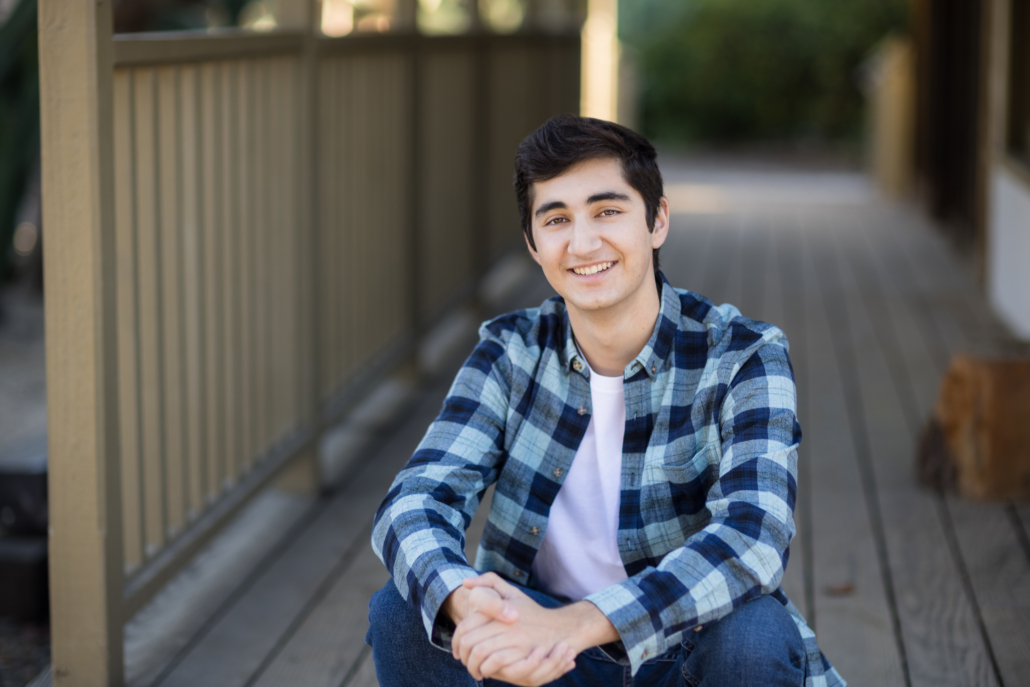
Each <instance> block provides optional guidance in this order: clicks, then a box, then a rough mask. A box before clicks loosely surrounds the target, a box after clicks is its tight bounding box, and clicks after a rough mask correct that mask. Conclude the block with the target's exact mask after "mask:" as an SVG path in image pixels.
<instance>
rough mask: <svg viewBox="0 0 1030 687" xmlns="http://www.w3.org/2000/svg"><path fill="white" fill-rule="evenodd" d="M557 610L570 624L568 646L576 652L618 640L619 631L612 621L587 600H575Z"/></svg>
mask: <svg viewBox="0 0 1030 687" xmlns="http://www.w3.org/2000/svg"><path fill="white" fill-rule="evenodd" d="M557 610H558V611H559V612H560V613H562V615H564V616H565V619H566V621H567V622H568V623H569V624H570V626H571V632H570V634H569V635H568V637H569V646H571V647H572V649H573V650H575V652H576V653H577V654H578V653H579V652H581V651H584V650H586V649H589V648H591V647H595V646H600V645H602V644H609V643H611V642H617V641H619V632H618V630H616V629H615V626H614V625H612V621H610V620H608V616H606V615H605V614H604V613H602V612H601V609H599V608H598V607H597V606H595V605H594V604H592V603H590V602H589V601H577V602H576V603H574V604H571V605H569V606H564V607H562V608H559V609H557Z"/></svg>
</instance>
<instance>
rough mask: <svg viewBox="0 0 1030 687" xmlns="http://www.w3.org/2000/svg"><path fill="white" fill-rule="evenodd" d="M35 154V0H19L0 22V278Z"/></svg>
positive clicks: (37, 149) (37, 152)
mask: <svg viewBox="0 0 1030 687" xmlns="http://www.w3.org/2000/svg"><path fill="white" fill-rule="evenodd" d="M38 156H39V48H38V39H37V37H36V0H21V2H19V3H18V5H17V6H16V7H15V8H14V10H13V11H12V12H11V14H10V15H9V16H8V17H7V20H6V21H5V22H4V23H3V25H2V26H0V280H3V279H4V278H5V277H6V276H7V273H8V271H9V269H10V265H9V260H8V256H9V252H10V246H11V237H12V236H13V235H14V225H15V215H16V213H17V210H18V203H19V202H20V201H21V197H22V194H23V193H24V191H25V186H26V184H27V182H28V177H29V174H30V172H31V170H32V167H33V165H35V164H36V158H37V157H38Z"/></svg>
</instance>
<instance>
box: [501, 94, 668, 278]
mask: <svg viewBox="0 0 1030 687" xmlns="http://www.w3.org/2000/svg"><path fill="white" fill-rule="evenodd" d="M597 159H614V160H618V161H619V163H620V164H621V165H622V176H623V178H624V179H625V180H626V183H627V184H629V185H630V186H632V187H633V188H634V189H635V190H636V191H637V193H639V194H640V195H641V197H642V198H643V199H644V209H645V217H646V219H647V229H648V231H654V221H655V216H656V215H657V214H658V204H659V201H660V200H661V198H662V196H663V195H664V190H663V186H662V173H661V171H659V169H658V153H657V151H655V149H654V146H653V145H651V143H650V142H649V141H648V140H647V139H646V138H644V137H643V136H641V135H640V134H638V133H636V132H635V131H632V130H631V129H627V128H626V127H624V126H621V125H619V124H615V123H613V122H606V121H604V120H602V119H593V118H591V117H580V116H578V115H574V114H563V115H558V116H557V117H552V118H551V119H548V120H547V121H546V122H544V124H543V126H541V127H540V128H539V129H537V130H536V131H534V132H533V133H531V134H530V135H529V136H526V138H525V139H524V140H523V141H522V143H520V144H519V149H518V152H516V153H515V198H516V200H517V201H518V204H519V219H520V220H521V222H522V231H523V232H525V234H526V238H527V239H528V240H529V245H530V246H532V247H533V249H534V250H535V249H536V243H535V242H534V241H533V226H532V224H533V218H532V202H533V201H532V198H530V195H531V193H530V190H531V189H532V187H533V184H535V183H537V182H538V181H547V180H548V179H553V178H555V177H557V176H561V175H562V174H564V173H565V172H566V170H568V169H569V168H570V167H572V166H574V165H577V164H579V163H580V162H586V161H587V160H597ZM651 256H652V261H653V263H654V271H655V275H656V277H657V273H658V249H657V248H655V249H654V250H653V251H652V254H651Z"/></svg>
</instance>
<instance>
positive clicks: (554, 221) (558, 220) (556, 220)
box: [544, 217, 566, 227]
mask: <svg viewBox="0 0 1030 687" xmlns="http://www.w3.org/2000/svg"><path fill="white" fill-rule="evenodd" d="M565 221H566V219H565V218H564V217H552V218H551V219H549V220H547V221H546V222H544V226H545V227H546V226H547V225H549V224H561V223H563V222H565Z"/></svg>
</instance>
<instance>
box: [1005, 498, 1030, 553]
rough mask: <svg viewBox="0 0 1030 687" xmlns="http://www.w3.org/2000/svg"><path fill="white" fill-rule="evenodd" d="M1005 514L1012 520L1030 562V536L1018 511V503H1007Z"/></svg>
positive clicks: (1017, 536) (1017, 537)
mask: <svg viewBox="0 0 1030 687" xmlns="http://www.w3.org/2000/svg"><path fill="white" fill-rule="evenodd" d="M1005 514H1006V515H1007V516H1008V518H1009V520H1010V521H1011V522H1012V529H1013V530H1015V532H1016V539H1018V540H1019V545H1020V546H1021V547H1022V549H1023V553H1024V554H1026V560H1027V562H1030V537H1028V536H1027V531H1026V528H1024V527H1023V520H1022V519H1021V518H1020V517H1019V513H1017V512H1016V504H1014V503H1012V502H1011V501H1010V502H1009V503H1006V504H1005Z"/></svg>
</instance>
